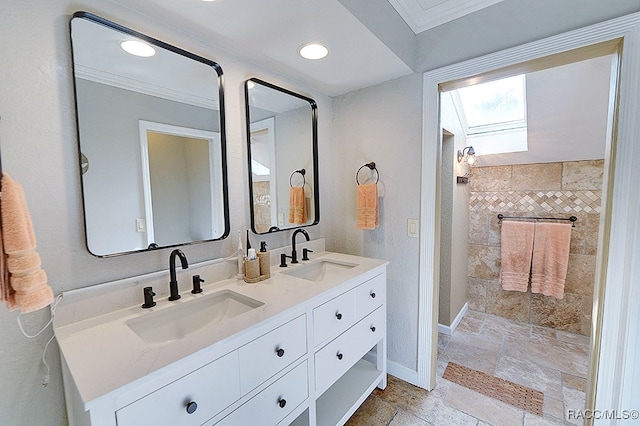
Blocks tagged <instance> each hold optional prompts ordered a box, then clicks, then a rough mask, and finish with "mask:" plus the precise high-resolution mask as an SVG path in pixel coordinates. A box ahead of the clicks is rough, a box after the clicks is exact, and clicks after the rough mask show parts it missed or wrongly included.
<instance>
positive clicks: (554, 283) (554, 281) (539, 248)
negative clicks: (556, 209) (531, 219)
mask: <svg viewBox="0 0 640 426" xmlns="http://www.w3.org/2000/svg"><path fill="white" fill-rule="evenodd" d="M570 246H571V224H570V223H536V230H535V237H534V239H533V259H532V264H531V292H532V293H542V294H544V295H545V296H553V297H555V298H556V299H562V298H563V297H564V283H565V280H566V278H567V268H568V266H569V248H570Z"/></svg>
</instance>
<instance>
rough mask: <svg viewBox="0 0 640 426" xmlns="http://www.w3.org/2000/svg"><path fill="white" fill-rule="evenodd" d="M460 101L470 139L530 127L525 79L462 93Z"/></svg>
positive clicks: (492, 83)
mask: <svg viewBox="0 0 640 426" xmlns="http://www.w3.org/2000/svg"><path fill="white" fill-rule="evenodd" d="M457 98H458V99H457V100H458V101H459V107H460V109H461V111H459V112H461V113H462V114H460V115H461V119H462V121H463V125H464V126H465V127H466V129H465V130H466V133H467V134H468V135H472V134H478V133H486V132H494V131H501V130H508V129H517V128H523V127H526V125H527V121H526V108H525V105H526V104H525V76H524V75H517V76H514V77H509V78H504V79H502V80H495V81H490V82H488V83H482V84H476V85H474V86H468V87H464V88H462V89H458V90H457Z"/></svg>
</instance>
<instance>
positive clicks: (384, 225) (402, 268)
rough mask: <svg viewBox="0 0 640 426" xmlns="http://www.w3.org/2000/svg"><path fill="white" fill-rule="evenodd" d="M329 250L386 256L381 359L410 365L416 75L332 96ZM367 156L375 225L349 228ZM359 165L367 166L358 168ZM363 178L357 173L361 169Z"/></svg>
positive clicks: (418, 119) (418, 126) (414, 300)
mask: <svg viewBox="0 0 640 426" xmlns="http://www.w3.org/2000/svg"><path fill="white" fill-rule="evenodd" d="M333 114H334V116H333V144H334V152H335V155H334V171H333V175H332V177H331V178H332V181H333V187H332V189H333V191H334V194H333V197H334V204H335V206H334V207H335V208H334V213H333V214H334V217H333V222H334V226H335V227H334V233H333V234H332V235H331V238H330V240H333V241H334V249H335V250H336V251H339V252H343V253H349V254H356V255H363V256H369V257H376V258H380V259H387V260H389V266H388V269H387V280H388V285H387V297H388V311H387V315H388V316H387V327H388V336H389V337H388V345H387V346H388V358H389V361H390V362H395V363H398V364H400V365H402V366H404V367H407V368H409V369H413V370H415V369H416V353H417V318H418V239H417V238H408V237H407V219H408V218H419V217H420V155H418V153H419V152H420V145H421V139H422V134H421V131H422V79H421V77H420V75H416V74H414V75H410V76H407V77H402V78H400V79H396V80H392V81H389V82H386V83H383V84H380V85H377V86H373V87H369V88H366V89H362V90H358V91H355V92H351V93H348V94H346V95H343V96H338V97H336V98H334V100H333ZM370 161H374V162H375V163H376V167H377V169H378V171H379V172H380V182H379V183H378V191H379V196H380V201H381V203H380V223H381V224H380V227H379V228H378V229H376V230H373V231H365V230H359V229H356V181H355V173H356V171H357V170H358V168H359V167H360V166H362V165H363V164H365V163H368V162H370ZM365 170H368V169H366V168H365ZM361 173H362V176H363V178H364V176H366V173H365V171H363V172H361Z"/></svg>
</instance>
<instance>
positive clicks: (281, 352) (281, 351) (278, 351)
mask: <svg viewBox="0 0 640 426" xmlns="http://www.w3.org/2000/svg"><path fill="white" fill-rule="evenodd" d="M276 355H278V357H279V358H282V357H283V356H284V349H282V348H280V349H278V350H277V351H276Z"/></svg>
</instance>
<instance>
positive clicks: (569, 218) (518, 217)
mask: <svg viewBox="0 0 640 426" xmlns="http://www.w3.org/2000/svg"><path fill="white" fill-rule="evenodd" d="M502 219H528V220H568V221H570V222H571V227H572V228H575V227H576V221H577V220H578V218H577V217H575V216H570V217H539V216H505V215H503V214H502V213H499V214H498V223H501V222H502Z"/></svg>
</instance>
